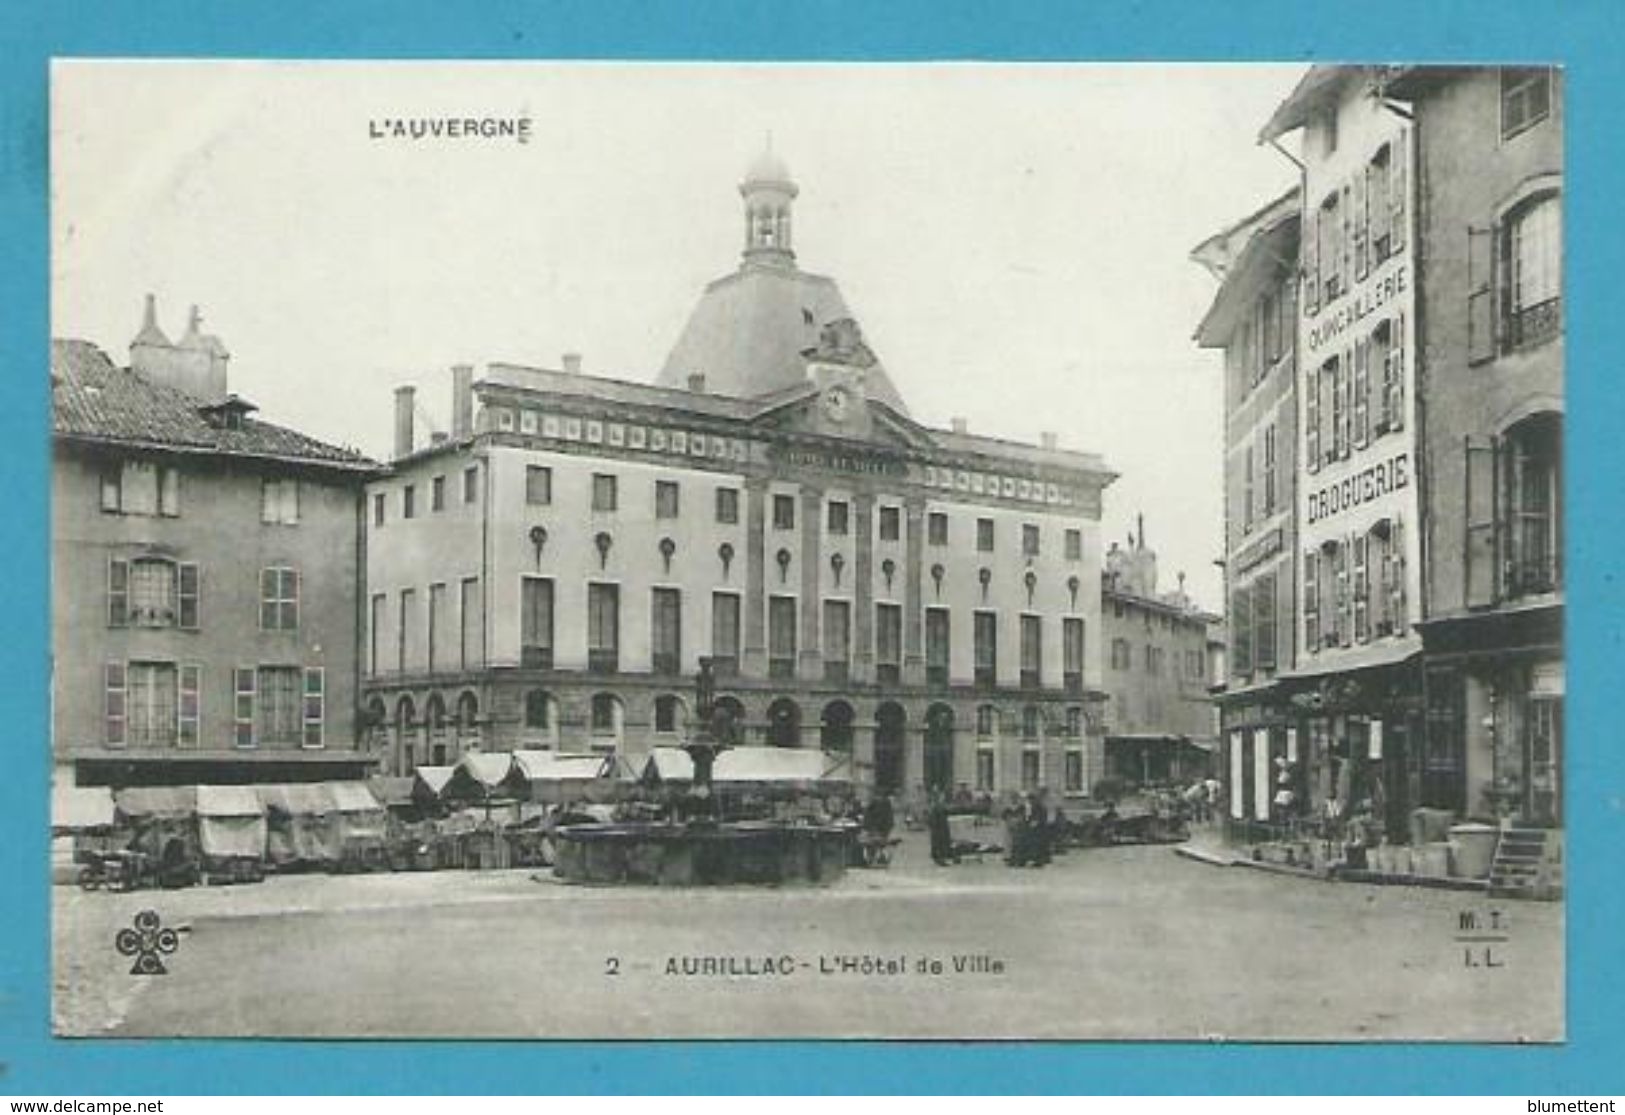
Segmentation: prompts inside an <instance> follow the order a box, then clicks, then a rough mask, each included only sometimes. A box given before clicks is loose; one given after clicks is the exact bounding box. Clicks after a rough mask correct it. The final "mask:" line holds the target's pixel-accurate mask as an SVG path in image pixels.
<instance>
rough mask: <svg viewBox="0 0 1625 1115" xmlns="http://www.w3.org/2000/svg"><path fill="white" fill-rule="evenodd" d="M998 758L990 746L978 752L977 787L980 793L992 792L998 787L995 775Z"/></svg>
mask: <svg viewBox="0 0 1625 1115" xmlns="http://www.w3.org/2000/svg"><path fill="white" fill-rule="evenodd" d="M996 759H997V756H996V755H995V754H994V753H993V751H992V750H991V749H989V748H982V749H980V750H978V751H977V752H976V789H977V791H978V792H979V793H984V794H991V793H993V792H994V790H996V789H997V788H998V787H997V786H996V785H995V784H994V777H993V775H994V770H995V769H996V768H995V760H996Z"/></svg>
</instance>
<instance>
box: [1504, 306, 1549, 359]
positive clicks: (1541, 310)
mask: <svg viewBox="0 0 1625 1115" xmlns="http://www.w3.org/2000/svg"><path fill="white" fill-rule="evenodd" d="M1562 331H1563V299H1561V298H1548V299H1547V300H1546V301H1544V302H1537V303H1535V304H1534V305H1533V306H1520V307H1517V308H1516V309H1514V310H1513V311H1512V312H1511V313H1510V314H1509V315H1508V321H1507V343H1508V344H1509V345H1510V346H1511V347H1512V348H1514V349H1520V348H1533V347H1534V346H1535V345H1540V344H1545V343H1546V342H1547V341H1550V340H1552V339H1553V338H1554V337H1556V336H1557V335H1558V334H1559V333H1561V332H1562Z"/></svg>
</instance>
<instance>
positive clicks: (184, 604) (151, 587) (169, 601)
mask: <svg viewBox="0 0 1625 1115" xmlns="http://www.w3.org/2000/svg"><path fill="white" fill-rule="evenodd" d="M199 600H200V583H199V575H198V567H197V565H196V564H195V563H193V562H172V561H169V560H167V559H165V558H136V559H135V560H133V561H128V560H125V559H123V558H113V559H112V560H111V561H109V562H108V565H107V623H108V626H109V627H179V628H181V629H183V630H189V631H195V630H196V629H197V627H198V623H199V615H198V611H199Z"/></svg>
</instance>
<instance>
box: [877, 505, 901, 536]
mask: <svg viewBox="0 0 1625 1115" xmlns="http://www.w3.org/2000/svg"><path fill="white" fill-rule="evenodd" d="M902 535H903V512H902V509H901V508H898V507H882V508H881V509H880V540H881V541H882V542H896V541H897V540H898V539H899V538H901V537H902Z"/></svg>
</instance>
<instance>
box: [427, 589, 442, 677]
mask: <svg viewBox="0 0 1625 1115" xmlns="http://www.w3.org/2000/svg"><path fill="white" fill-rule="evenodd" d="M445 640H446V586H445V585H430V586H429V672H430V673H431V674H432V673H434V671H435V669H436V668H437V666H443V665H445V662H446V658H445V654H444V653H443V650H444V648H443V647H442V646H441V644H442V643H444V642H445Z"/></svg>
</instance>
